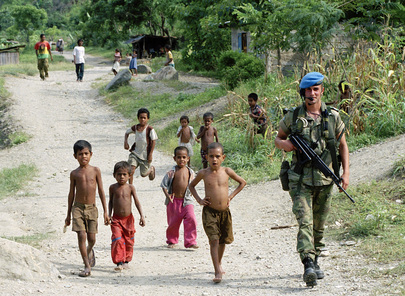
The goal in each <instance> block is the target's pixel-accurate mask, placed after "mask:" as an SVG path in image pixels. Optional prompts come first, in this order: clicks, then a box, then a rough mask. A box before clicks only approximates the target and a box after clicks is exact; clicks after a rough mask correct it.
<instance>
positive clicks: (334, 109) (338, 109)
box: [330, 107, 339, 112]
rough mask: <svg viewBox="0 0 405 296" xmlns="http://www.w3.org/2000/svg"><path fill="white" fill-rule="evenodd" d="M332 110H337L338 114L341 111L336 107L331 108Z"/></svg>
mask: <svg viewBox="0 0 405 296" xmlns="http://www.w3.org/2000/svg"><path fill="white" fill-rule="evenodd" d="M330 108H331V109H332V110H335V111H336V112H339V109H338V108H335V107H330Z"/></svg>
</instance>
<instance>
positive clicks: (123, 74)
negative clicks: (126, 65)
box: [105, 69, 132, 90]
mask: <svg viewBox="0 0 405 296" xmlns="http://www.w3.org/2000/svg"><path fill="white" fill-rule="evenodd" d="M131 78H132V74H131V72H129V70H128V69H124V70H121V71H119V72H118V74H117V75H115V76H114V78H113V80H111V81H110V83H109V84H107V86H106V87H105V90H109V89H114V88H117V87H119V86H121V85H124V84H128V83H129V81H130V80H131Z"/></svg>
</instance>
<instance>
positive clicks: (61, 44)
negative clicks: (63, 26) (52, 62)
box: [56, 38, 65, 54]
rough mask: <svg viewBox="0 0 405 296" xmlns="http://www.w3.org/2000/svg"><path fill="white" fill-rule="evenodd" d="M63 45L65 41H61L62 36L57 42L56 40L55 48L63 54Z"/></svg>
mask: <svg viewBox="0 0 405 296" xmlns="http://www.w3.org/2000/svg"><path fill="white" fill-rule="evenodd" d="M64 46H65V42H64V41H63V39H62V38H60V39H59V40H58V41H57V42H56V50H57V51H58V52H59V53H61V54H63V48H64Z"/></svg>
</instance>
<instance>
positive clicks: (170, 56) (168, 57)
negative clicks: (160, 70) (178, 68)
mask: <svg viewBox="0 0 405 296" xmlns="http://www.w3.org/2000/svg"><path fill="white" fill-rule="evenodd" d="M171 49H172V47H171V46H170V45H169V44H167V45H166V46H165V51H166V63H165V66H170V67H173V68H174V61H173V54H172V52H171Z"/></svg>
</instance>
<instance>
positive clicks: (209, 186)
mask: <svg viewBox="0 0 405 296" xmlns="http://www.w3.org/2000/svg"><path fill="white" fill-rule="evenodd" d="M207 152H208V157H207V159H208V163H209V168H207V169H204V170H200V171H199V172H198V174H197V176H196V177H195V179H194V180H193V181H191V183H190V186H189V188H190V192H191V193H192V194H193V195H194V197H195V199H196V200H197V202H198V203H199V204H200V205H203V206H204V208H203V213H202V221H203V226H204V231H205V233H206V234H207V236H208V240H209V242H210V252H211V259H212V263H213V264H214V270H215V277H214V279H213V281H214V282H215V283H219V282H221V280H222V275H223V274H224V273H225V272H224V270H223V269H222V265H221V264H222V262H221V260H222V256H223V255H224V251H225V244H230V243H232V242H233V233H232V217H231V212H230V210H229V203H230V201H231V200H232V199H233V198H234V197H235V195H236V194H238V193H239V192H240V191H241V190H242V189H243V187H245V185H246V181H245V180H243V179H242V178H241V177H239V176H238V175H237V174H236V173H235V172H234V171H233V170H232V169H230V168H226V167H221V164H222V162H223V161H224V159H225V155H224V148H223V147H222V145H221V144H219V143H215V142H214V143H212V144H210V145H208V148H207ZM229 178H231V179H233V180H235V181H236V182H238V183H239V186H238V187H237V188H236V189H235V190H234V191H233V192H232V193H231V194H230V195H228V180H229ZM201 180H204V188H205V197H204V199H201V198H200V196H199V195H198V194H197V191H196V189H195V186H196V185H197V184H198V183H199V182H200V181H201Z"/></svg>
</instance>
